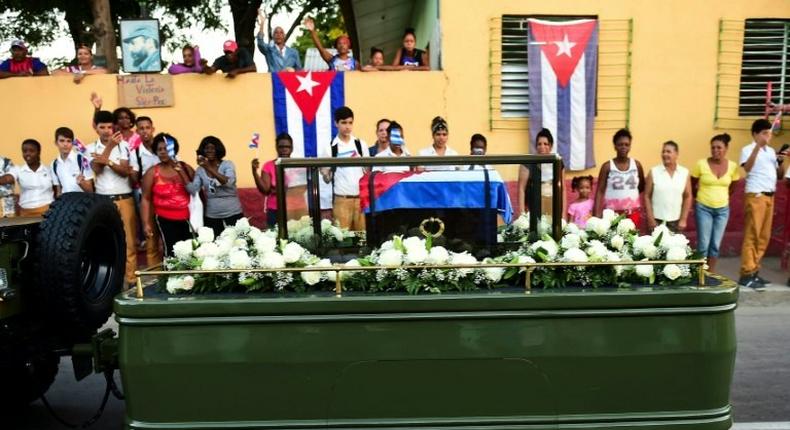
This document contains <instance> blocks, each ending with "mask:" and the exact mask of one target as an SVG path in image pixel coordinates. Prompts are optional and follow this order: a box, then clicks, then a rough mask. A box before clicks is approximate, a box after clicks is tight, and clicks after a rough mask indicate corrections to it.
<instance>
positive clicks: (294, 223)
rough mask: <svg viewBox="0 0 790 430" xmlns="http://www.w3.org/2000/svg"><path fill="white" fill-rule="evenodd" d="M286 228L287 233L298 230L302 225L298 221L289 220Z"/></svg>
mask: <svg viewBox="0 0 790 430" xmlns="http://www.w3.org/2000/svg"><path fill="white" fill-rule="evenodd" d="M285 226H286V228H287V229H288V233H290V232H292V231H294V232H295V231H296V230H300V229H301V228H302V224H301V223H299V220H295V219H289V220H288V222H287V223H286V224H285Z"/></svg>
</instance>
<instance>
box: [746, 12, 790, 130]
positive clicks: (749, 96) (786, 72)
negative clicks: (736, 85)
mask: <svg viewBox="0 0 790 430" xmlns="http://www.w3.org/2000/svg"><path fill="white" fill-rule="evenodd" d="M768 82H771V83H772V91H771V95H772V99H773V100H772V101H773V102H774V103H776V104H784V103H788V102H790V101H789V99H790V19H747V20H746V23H745V25H744V29H743V54H742V60H741V82H740V92H739V95H738V115H739V116H762V115H764V114H765V96H766V89H767V86H768Z"/></svg>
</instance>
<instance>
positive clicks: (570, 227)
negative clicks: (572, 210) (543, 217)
mask: <svg viewBox="0 0 790 430" xmlns="http://www.w3.org/2000/svg"><path fill="white" fill-rule="evenodd" d="M564 230H565V233H569V234H579V231H580V230H579V226H577V225H576V224H574V223H572V222H569V223H568V224H567V225H566V226H565V228H564Z"/></svg>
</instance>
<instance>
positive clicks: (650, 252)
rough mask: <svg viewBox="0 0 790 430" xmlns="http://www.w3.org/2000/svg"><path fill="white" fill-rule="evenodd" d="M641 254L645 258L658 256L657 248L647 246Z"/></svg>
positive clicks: (651, 245)
mask: <svg viewBox="0 0 790 430" xmlns="http://www.w3.org/2000/svg"><path fill="white" fill-rule="evenodd" d="M642 254H644V256H645V257H647V258H651V259H652V258H656V257H657V256H658V248H657V247H656V246H655V245H653V244H650V245H647V246H645V247H644V248H643V249H642Z"/></svg>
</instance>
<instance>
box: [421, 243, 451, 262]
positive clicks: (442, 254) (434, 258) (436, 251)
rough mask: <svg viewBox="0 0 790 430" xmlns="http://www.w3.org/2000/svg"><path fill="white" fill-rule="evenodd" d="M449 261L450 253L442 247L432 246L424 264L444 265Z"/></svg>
mask: <svg viewBox="0 0 790 430" xmlns="http://www.w3.org/2000/svg"><path fill="white" fill-rule="evenodd" d="M449 259H450V253H449V252H447V249H445V248H444V247H443V246H434V247H432V248H431V251H430V252H429V253H428V258H426V259H425V262H426V263H428V264H445V263H447V260H449Z"/></svg>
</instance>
